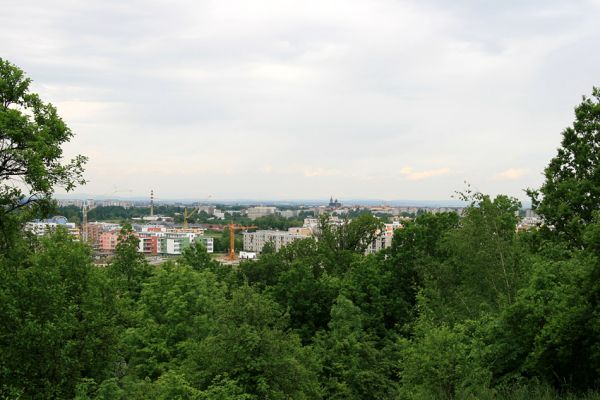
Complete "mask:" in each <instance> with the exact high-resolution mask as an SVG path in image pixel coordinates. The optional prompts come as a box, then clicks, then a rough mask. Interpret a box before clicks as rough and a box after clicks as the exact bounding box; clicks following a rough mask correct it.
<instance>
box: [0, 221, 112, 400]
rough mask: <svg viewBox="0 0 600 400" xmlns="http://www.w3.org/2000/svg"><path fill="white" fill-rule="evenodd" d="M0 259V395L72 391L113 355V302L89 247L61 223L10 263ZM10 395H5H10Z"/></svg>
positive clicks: (98, 376)
mask: <svg viewBox="0 0 600 400" xmlns="http://www.w3.org/2000/svg"><path fill="white" fill-rule="evenodd" d="M10 261H11V260H7V259H5V258H2V259H0V303H1V304H2V307H0V398H19V396H16V394H17V393H21V394H22V397H21V398H28V399H38V398H39V399H47V398H73V395H74V391H75V387H76V385H77V384H78V383H79V382H80V381H81V380H85V379H93V380H95V381H97V382H99V381H102V380H103V379H105V378H106V377H107V374H109V373H110V369H111V366H112V365H114V361H115V355H116V341H117V330H116V328H115V315H116V313H117V312H116V303H115V299H114V291H113V288H112V287H111V285H110V282H109V281H108V279H106V275H105V273H104V271H103V270H101V269H98V268H96V267H94V266H93V265H92V262H91V255H90V251H89V247H88V246H86V245H85V244H83V243H77V242H74V241H73V239H72V238H71V237H70V236H69V235H68V233H67V232H66V231H63V230H59V231H57V232H56V233H54V234H53V235H51V236H49V237H45V238H42V239H41V241H40V243H39V245H38V247H37V248H36V251H35V252H31V253H30V254H29V255H28V256H26V257H24V258H23V259H21V260H20V261H19V266H18V267H17V268H13V267H12V266H7V265H6V263H7V262H10ZM5 396H6V397H5Z"/></svg>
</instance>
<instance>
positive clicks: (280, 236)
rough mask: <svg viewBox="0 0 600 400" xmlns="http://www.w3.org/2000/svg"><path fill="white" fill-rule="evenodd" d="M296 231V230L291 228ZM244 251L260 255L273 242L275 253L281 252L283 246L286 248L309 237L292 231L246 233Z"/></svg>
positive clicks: (244, 234)
mask: <svg viewBox="0 0 600 400" xmlns="http://www.w3.org/2000/svg"><path fill="white" fill-rule="evenodd" d="M291 229H294V228H291ZM243 236H244V251H248V252H254V253H257V254H260V253H261V252H262V250H263V247H264V246H265V244H267V243H269V242H271V243H273V245H274V246H275V251H279V250H281V248H282V247H283V246H286V245H288V244H290V243H291V242H293V241H294V240H298V239H306V238H307V237H309V236H308V235H303V234H299V233H295V232H293V231H292V232H290V231H266V230H262V231H256V232H244V233H243Z"/></svg>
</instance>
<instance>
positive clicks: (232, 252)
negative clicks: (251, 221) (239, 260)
mask: <svg viewBox="0 0 600 400" xmlns="http://www.w3.org/2000/svg"><path fill="white" fill-rule="evenodd" d="M227 227H228V228H229V255H228V256H227V258H229V260H230V261H233V260H235V231H236V230H238V229H246V230H247V229H256V228H258V226H242V225H236V224H234V223H230V224H227Z"/></svg>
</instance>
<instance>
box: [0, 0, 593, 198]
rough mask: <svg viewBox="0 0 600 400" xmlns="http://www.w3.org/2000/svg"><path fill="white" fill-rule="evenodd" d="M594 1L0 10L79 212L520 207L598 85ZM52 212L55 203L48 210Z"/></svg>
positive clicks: (100, 4) (2, 43) (244, 2)
mask: <svg viewBox="0 0 600 400" xmlns="http://www.w3.org/2000/svg"><path fill="white" fill-rule="evenodd" d="M598 21H600V1H599V0H595V1H579V0H572V1H560V2H559V1H549V0H545V1H538V0H532V1H513V0H507V1H491V0H488V1H467V0H456V1H452V2H449V1H441V0H421V1H392V0H369V1H367V0H319V1H314V0H302V1H289V0H253V1H248V0H218V1H204V0H196V1H152V0H150V1H148V0H145V1H141V0H133V1H125V0H102V1H74V0H73V1H61V0H58V1H52V2H49V1H36V0H30V1H4V2H3V5H2V12H0V57H2V58H4V59H7V60H9V61H11V62H12V63H14V64H16V65H17V66H19V67H20V68H22V69H23V70H24V71H25V72H26V73H27V74H28V76H30V77H31V78H32V79H33V80H34V83H33V85H32V91H34V92H37V93H39V94H40V95H41V96H42V98H43V99H44V100H45V101H48V102H51V103H52V104H54V105H55V106H56V107H57V108H58V111H59V114H60V115H61V116H62V118H63V119H64V120H65V121H66V122H67V124H68V125H69V127H70V128H71V129H72V130H73V132H74V133H75V136H74V138H73V139H72V140H71V142H70V143H68V144H67V145H65V147H64V149H65V156H66V157H72V156H74V155H76V154H84V155H86V156H88V157H89V161H88V164H87V167H86V174H85V176H86V178H87V180H88V183H87V184H86V185H85V186H83V187H80V188H78V189H76V191H75V194H81V195H84V194H85V196H90V195H97V196H120V197H132V196H145V195H147V194H148V193H149V192H150V189H153V190H154V192H155V196H156V198H157V199H175V198H177V199H193V200H199V201H204V200H207V199H265V200H266V199H276V200H291V199H319V198H323V199H329V196H331V195H333V196H334V197H338V198H339V199H340V200H342V201H343V200H344V199H351V198H352V199H361V198H362V199H383V200H399V199H421V200H446V199H449V198H450V197H451V196H452V195H453V194H454V193H455V191H461V190H463V189H465V187H466V185H465V182H468V183H469V184H470V185H471V187H472V188H474V189H475V190H479V191H481V192H484V193H488V194H491V195H495V194H498V193H503V194H508V195H511V196H515V197H518V198H520V199H525V198H526V195H525V194H524V192H523V189H525V188H527V187H538V186H539V185H540V184H541V182H542V180H543V177H542V175H541V174H542V171H543V169H544V167H545V166H546V165H547V164H548V162H549V160H550V159H551V158H552V157H553V156H554V154H555V153H556V149H557V148H558V146H559V145H560V140H561V132H562V130H563V129H564V128H565V127H567V126H569V125H570V124H571V123H572V121H573V118H574V114H573V109H574V107H575V106H576V105H577V104H578V103H580V102H581V98H582V95H586V94H590V93H591V90H592V87H593V86H594V85H595V86H598V85H600V51H598V50H599V49H600V48H599V45H600V23H599V22H598ZM58 193H62V191H60V190H59V191H58Z"/></svg>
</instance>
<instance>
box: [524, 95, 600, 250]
mask: <svg viewBox="0 0 600 400" xmlns="http://www.w3.org/2000/svg"><path fill="white" fill-rule="evenodd" d="M544 176H545V178H546V179H545V181H544V183H543V184H542V187H541V188H540V189H538V190H531V189H530V190H528V194H529V195H530V196H531V200H532V204H533V208H534V209H535V210H536V212H537V213H538V214H540V215H541V216H543V218H544V220H545V222H546V223H547V224H549V225H552V226H554V228H555V229H556V230H555V232H557V233H558V234H559V235H564V236H565V238H566V239H567V240H568V241H569V242H571V243H572V244H574V245H575V246H580V245H582V243H583V239H582V232H583V229H584V227H585V225H587V224H588V223H590V222H591V221H592V218H593V213H594V211H596V210H598V209H600V88H597V87H595V88H593V90H592V96H591V97H585V96H584V98H583V102H582V103H581V104H580V105H578V106H577V107H576V108H575V121H574V122H573V126H572V127H568V128H566V129H565V130H564V131H563V132H562V143H561V147H560V148H559V149H558V152H557V154H556V156H555V157H554V158H553V159H552V160H551V161H550V164H548V166H547V167H546V169H545V170H544Z"/></svg>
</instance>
